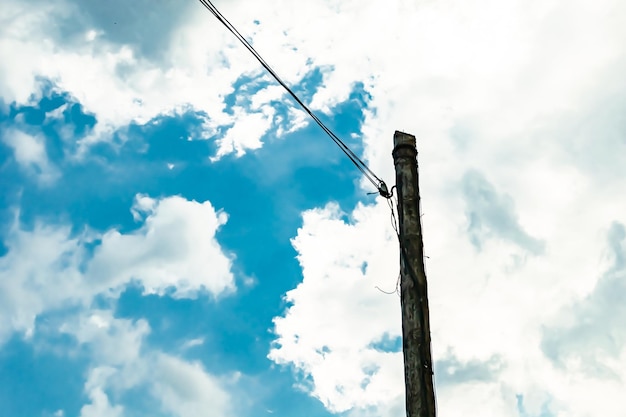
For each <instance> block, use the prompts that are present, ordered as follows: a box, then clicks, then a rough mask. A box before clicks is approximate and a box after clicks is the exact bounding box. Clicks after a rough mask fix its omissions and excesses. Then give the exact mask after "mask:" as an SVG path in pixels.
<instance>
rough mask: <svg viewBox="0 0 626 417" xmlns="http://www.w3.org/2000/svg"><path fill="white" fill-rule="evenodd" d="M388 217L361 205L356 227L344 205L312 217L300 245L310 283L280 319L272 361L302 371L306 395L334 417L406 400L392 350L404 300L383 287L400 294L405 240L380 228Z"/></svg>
mask: <svg viewBox="0 0 626 417" xmlns="http://www.w3.org/2000/svg"><path fill="white" fill-rule="evenodd" d="M381 210H382V211H383V213H384V211H385V208H384V207H382V206H374V207H365V206H361V205H359V206H358V207H357V208H356V210H355V211H354V212H353V213H352V216H353V217H352V222H351V223H346V222H345V221H344V217H343V216H344V215H345V213H342V212H341V210H340V208H339V207H338V206H337V205H336V204H329V205H327V206H326V207H325V208H323V209H315V210H310V211H307V212H305V213H304V215H303V226H302V228H301V229H299V230H298V235H297V237H296V238H294V240H293V245H294V247H295V248H296V250H297V251H298V253H299V255H298V260H299V262H300V265H301V266H302V269H303V275H304V280H303V282H302V283H301V284H300V285H298V287H297V288H295V289H294V290H291V291H290V292H288V293H287V295H286V301H287V302H288V303H289V304H290V305H291V307H289V308H288V309H287V311H286V312H285V316H284V317H278V318H276V319H275V320H274V324H275V332H276V334H277V336H278V338H277V340H276V343H275V345H274V347H273V348H272V350H271V352H270V354H269V357H270V359H272V360H273V361H275V362H277V363H280V364H289V365H292V366H294V367H295V369H296V370H297V371H298V373H301V374H303V375H304V377H305V378H304V381H303V382H302V383H303V384H304V385H303V386H304V387H305V389H307V390H310V391H311V393H312V394H313V395H314V396H315V397H317V398H319V399H320V401H322V402H323V403H324V404H325V405H326V407H327V408H328V409H329V410H331V411H333V412H343V411H347V410H350V409H352V408H361V409H368V407H371V406H376V405H381V404H385V403H386V402H387V401H388V400H389V399H396V398H399V397H401V396H402V394H403V386H402V381H403V368H402V363H401V361H400V360H399V358H400V357H401V353H399V352H398V350H397V347H394V343H385V340H387V342H389V341H390V340H391V341H394V340H395V339H397V338H398V337H399V335H400V331H401V330H400V322H399V318H400V311H399V305H398V298H397V296H395V295H386V294H384V293H382V292H380V291H379V290H377V289H376V288H375V287H376V286H381V287H383V288H387V287H391V288H393V286H394V285H395V283H396V278H397V274H398V267H397V266H394V265H393V264H392V263H391V262H389V260H392V259H397V256H398V252H397V247H396V246H395V242H396V241H397V240H396V237H395V235H393V233H391V232H390V230H389V227H387V222H378V221H377V220H379V219H380V217H381V216H380V211H381ZM387 210H388V208H387ZM375 214H378V215H375ZM384 214H388V213H384ZM378 251H381V252H380V253H378ZM307 381H310V382H307Z"/></svg>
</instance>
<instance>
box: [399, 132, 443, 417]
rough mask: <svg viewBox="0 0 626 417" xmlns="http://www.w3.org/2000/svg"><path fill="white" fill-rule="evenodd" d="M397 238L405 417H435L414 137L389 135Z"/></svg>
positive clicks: (403, 134) (400, 134)
mask: <svg viewBox="0 0 626 417" xmlns="http://www.w3.org/2000/svg"><path fill="white" fill-rule="evenodd" d="M393 145H394V148H393V160H394V165H395V167H396V190H397V193H398V194H397V195H398V217H399V219H398V221H399V229H398V233H399V235H400V276H401V278H400V289H401V305H402V350H403V353H404V380H405V386H406V415H407V417H435V393H434V389H433V367H432V356H431V352H430V319H429V313H428V293H427V288H426V272H425V270H424V250H423V249H424V244H423V242H422V225H421V221H420V220H421V219H420V194H419V184H418V173H417V148H416V145H415V136H413V135H409V134H407V133H403V132H398V131H396V133H395V134H394V136H393Z"/></svg>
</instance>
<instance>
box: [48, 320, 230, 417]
mask: <svg viewBox="0 0 626 417" xmlns="http://www.w3.org/2000/svg"><path fill="white" fill-rule="evenodd" d="M60 330H61V331H62V332H64V333H66V334H69V335H72V336H73V337H75V338H76V340H77V341H78V343H79V345H80V346H81V347H82V348H83V349H87V350H88V351H89V352H90V360H91V364H90V370H89V376H88V378H87V381H86V382H85V387H84V389H85V393H86V394H87V396H88V397H89V400H90V402H89V403H87V404H85V405H84V406H83V407H82V409H81V417H99V416H105V415H106V416H108V415H113V416H123V415H133V413H134V411H133V410H132V404H129V405H127V406H125V405H124V404H123V401H124V394H125V393H127V392H129V391H130V390H135V391H137V390H141V392H145V393H146V394H147V395H149V396H150V398H151V403H152V404H153V405H152V406H151V407H150V409H149V410H146V409H144V410H142V412H144V413H145V412H150V413H151V414H152V415H164V416H165V415H167V416H171V415H174V416H180V417H194V416H202V417H223V416H227V415H230V409H231V405H232V404H231V398H230V396H229V394H228V393H227V391H226V390H225V385H226V384H225V383H224V381H222V380H220V378H218V377H216V376H214V375H211V374H209V373H208V372H207V371H206V370H205V369H204V367H203V366H202V365H201V364H200V363H198V362H190V361H187V360H186V359H184V358H181V357H177V356H173V355H171V354H168V353H165V352H162V351H160V350H158V349H154V348H152V347H150V345H149V344H148V343H146V340H145V339H146V336H147V335H148V334H149V332H150V328H149V326H148V325H147V323H146V322H145V321H143V320H137V321H132V320H128V319H120V318H116V317H114V316H113V314H112V312H111V311H109V310H91V311H87V312H84V313H82V315H81V316H79V317H76V318H74V319H73V320H69V321H67V322H66V323H64V324H63V325H62V327H61V329H60ZM127 409H128V412H126V410H127Z"/></svg>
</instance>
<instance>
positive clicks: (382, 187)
mask: <svg viewBox="0 0 626 417" xmlns="http://www.w3.org/2000/svg"><path fill="white" fill-rule="evenodd" d="M199 1H200V3H202V5H203V6H204V7H205V8H206V9H207V10H208V11H210V12H211V14H212V15H213V16H215V17H216V18H217V20H219V21H220V22H221V23H222V24H223V25H224V26H225V27H226V28H227V29H228V30H229V31H230V32H231V33H232V34H233V35H234V36H235V37H236V38H237V39H238V40H239V42H241V43H242V44H243V46H245V47H246V49H247V50H248V51H250V53H251V54H252V55H253V56H254V57H255V58H256V59H257V61H259V63H260V64H261V65H262V66H263V68H265V69H266V70H267V72H269V73H270V75H271V76H272V77H274V79H275V80H276V81H277V82H278V83H279V84H280V85H281V86H283V88H284V89H285V90H286V91H287V92H288V93H289V95H291V97H293V99H294V100H295V101H296V102H297V103H298V104H299V105H300V107H302V109H303V110H304V111H305V112H306V113H307V114H308V115H309V116H310V117H311V118H312V119H313V120H314V121H315V123H317V124H318V126H319V127H321V128H322V130H323V131H324V132H325V133H326V134H327V135H328V136H329V137H330V138H331V139H332V140H333V142H335V144H336V145H337V146H338V147H339V149H341V150H342V151H343V153H344V154H346V156H347V157H348V158H349V159H350V161H352V163H353V164H354V166H356V167H357V169H358V170H359V171H361V173H362V174H363V175H364V176H365V178H367V179H368V181H369V182H371V183H372V185H373V186H374V187H376V189H377V190H378V193H379V194H380V195H381V196H382V197H385V198H387V199H389V198H391V193H390V192H389V189H388V188H387V184H385V182H384V181H383V180H382V179H380V178H379V177H378V176H377V175H376V174H374V172H373V171H372V170H371V169H370V168H369V167H368V166H367V165H366V164H365V162H363V161H362V160H361V159H360V158H359V157H358V156H357V155H356V154H355V153H354V152H353V151H352V150H351V149H350V148H349V147H348V145H346V144H345V143H344V142H343V141H342V140H341V139H339V137H337V135H335V133H334V132H333V131H332V130H330V128H329V127H327V126H326V125H325V124H324V122H322V121H321V120H320V119H319V117H317V115H316V114H315V113H313V111H311V109H309V107H308V106H307V105H306V104H305V103H304V102H303V101H302V100H300V98H299V97H298V96H297V95H296V94H295V93H294V92H293V90H292V89H291V88H290V87H289V86H288V85H287V84H286V83H285V82H284V81H283V80H282V79H281V78H280V77H279V76H278V74H277V73H276V71H274V70H273V69H272V67H271V66H270V65H269V64H268V63H267V62H266V61H265V60H264V59H263V57H262V56H261V55H260V54H259V53H258V52H257V51H256V50H255V49H254V47H253V46H252V45H251V44H250V42H248V41H247V40H246V38H244V37H243V36H242V35H241V33H239V31H238V30H237V28H235V26H233V24H232V23H230V22H229V21H228V19H226V18H225V17H224V15H222V13H220V11H219V10H218V9H217V8H216V7H215V6H214V5H213V3H211V1H210V0H199Z"/></svg>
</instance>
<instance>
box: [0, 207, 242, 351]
mask: <svg viewBox="0 0 626 417" xmlns="http://www.w3.org/2000/svg"><path fill="white" fill-rule="evenodd" d="M133 212H134V214H135V215H136V219H137V220H138V221H141V222H142V225H141V227H140V228H139V229H138V230H135V231H132V232H129V233H120V232H119V231H117V230H110V231H108V232H106V233H104V234H102V235H99V234H97V233H95V232H84V233H79V234H78V235H76V234H74V233H72V231H71V228H70V227H69V226H59V225H46V224H43V223H41V222H38V223H36V224H35V226H34V227H33V228H32V229H31V230H27V229H24V228H23V227H22V226H21V225H20V224H19V221H18V220H16V221H15V223H14V225H13V227H12V229H11V230H10V232H9V233H8V235H7V237H6V238H5V242H4V243H5V245H6V246H7V248H8V252H7V253H6V254H5V255H4V256H2V257H0V300H1V301H2V302H1V303H0V317H1V319H0V342H3V341H4V340H6V338H7V337H8V336H9V335H10V334H11V333H12V332H13V331H18V332H25V333H26V334H32V332H33V330H34V327H33V326H34V322H35V319H36V317H37V316H38V315H40V314H42V313H44V312H49V311H54V310H57V309H62V308H67V307H70V306H76V305H84V306H89V305H90V303H91V301H92V300H93V298H94V297H95V296H97V295H104V296H112V295H116V294H118V293H119V292H120V291H121V290H122V289H123V288H124V287H126V286H127V285H129V284H131V283H132V282H137V283H139V284H141V285H142V286H143V288H144V291H146V292H148V293H156V294H165V293H170V294H171V295H172V296H173V297H180V298H187V297H190V298H195V297H197V296H198V295H199V294H211V295H212V296H214V297H217V296H219V295H221V294H224V293H226V292H231V291H234V289H235V286H234V282H233V280H234V278H233V275H232V273H231V271H230V267H231V260H230V258H229V257H228V256H226V255H225V254H224V252H223V251H222V249H221V248H220V245H219V243H218V242H217V240H216V239H215V233H216V232H217V230H218V228H219V227H220V226H222V225H223V224H225V223H226V219H227V215H226V213H223V212H216V211H215V209H214V208H213V207H212V205H211V204H210V202H208V201H207V202H204V203H198V202H195V201H188V200H185V199H183V198H181V197H166V198H163V199H160V200H156V199H152V198H149V197H147V196H142V195H139V196H137V199H136V203H135V205H134V206H133ZM94 244H95V250H94V253H93V254H90V253H89V251H88V250H87V247H88V246H94ZM92 320H95V322H94V323H95V324H98V322H97V317H96V316H93V317H92ZM105 323H106V322H105Z"/></svg>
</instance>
